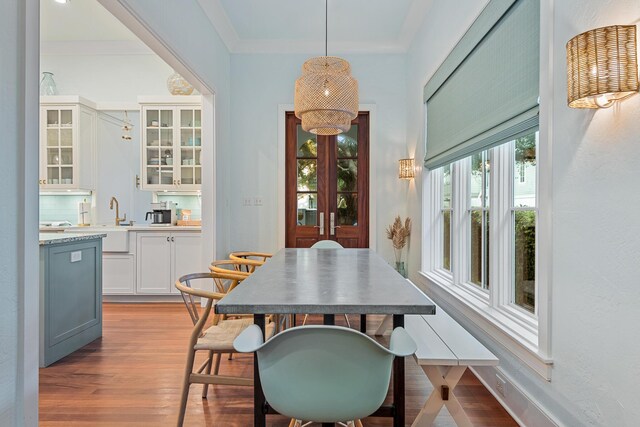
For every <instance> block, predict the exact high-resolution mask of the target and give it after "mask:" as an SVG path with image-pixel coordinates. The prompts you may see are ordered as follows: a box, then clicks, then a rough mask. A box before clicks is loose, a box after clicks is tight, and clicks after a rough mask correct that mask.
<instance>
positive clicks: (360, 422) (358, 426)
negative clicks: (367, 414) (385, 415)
mask: <svg viewBox="0 0 640 427" xmlns="http://www.w3.org/2000/svg"><path fill="white" fill-rule="evenodd" d="M355 424H356V427H364V426H363V425H362V421H360V420H356V421H355Z"/></svg>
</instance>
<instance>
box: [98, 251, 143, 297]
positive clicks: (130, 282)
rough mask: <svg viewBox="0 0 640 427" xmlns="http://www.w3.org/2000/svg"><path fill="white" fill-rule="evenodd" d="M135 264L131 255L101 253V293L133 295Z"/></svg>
mask: <svg viewBox="0 0 640 427" xmlns="http://www.w3.org/2000/svg"><path fill="white" fill-rule="evenodd" d="M135 279H136V263H135V257H134V255H133V254H128V253H125V254H113V253H104V252H103V253H102V293H103V294H105V295H133V294H134V292H135V283H136V282H135Z"/></svg>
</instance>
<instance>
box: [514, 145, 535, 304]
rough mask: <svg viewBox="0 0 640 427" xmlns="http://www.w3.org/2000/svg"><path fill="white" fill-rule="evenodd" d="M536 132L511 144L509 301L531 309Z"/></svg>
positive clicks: (533, 260) (533, 277)
mask: <svg viewBox="0 0 640 427" xmlns="http://www.w3.org/2000/svg"><path fill="white" fill-rule="evenodd" d="M537 135H538V134H537V133H536V134H530V135H526V136H523V137H521V138H517V139H516V140H515V142H514V143H513V144H514V150H513V152H514V155H513V162H514V168H513V169H514V170H516V171H519V176H518V177H514V184H513V202H512V204H511V205H512V206H511V211H512V215H511V216H512V220H511V223H512V224H513V229H512V232H513V272H514V275H513V289H512V296H511V303H513V304H515V305H516V306H518V307H520V308H523V309H525V310H527V311H529V312H531V313H535V308H536V301H535V300H536V298H535V296H536V289H535V280H536V221H537V220H536V216H537V215H536V193H537V191H536V187H537V185H536V183H537V168H536V153H537V146H538V141H537Z"/></svg>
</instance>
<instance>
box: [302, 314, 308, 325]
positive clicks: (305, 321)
mask: <svg viewBox="0 0 640 427" xmlns="http://www.w3.org/2000/svg"><path fill="white" fill-rule="evenodd" d="M307 317H309V315H308V314H305V315H304V319H302V326H304V325H305V324H306V323H307Z"/></svg>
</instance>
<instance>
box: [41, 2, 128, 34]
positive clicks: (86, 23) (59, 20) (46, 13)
mask: <svg viewBox="0 0 640 427" xmlns="http://www.w3.org/2000/svg"><path fill="white" fill-rule="evenodd" d="M40 40H42V41H45V42H60V41H93V40H103V41H104V40H137V38H136V36H135V35H134V34H133V33H132V32H131V31H129V30H128V29H127V27H125V26H124V25H123V24H122V23H121V22H120V21H118V20H117V19H116V18H115V17H114V16H113V15H112V14H111V13H109V12H108V11H107V10H106V9H105V8H104V7H102V5H101V4H100V3H98V2H97V0H76V1H71V2H69V3H66V4H60V3H56V2H55V1H53V0H44V1H41V2H40Z"/></svg>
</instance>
